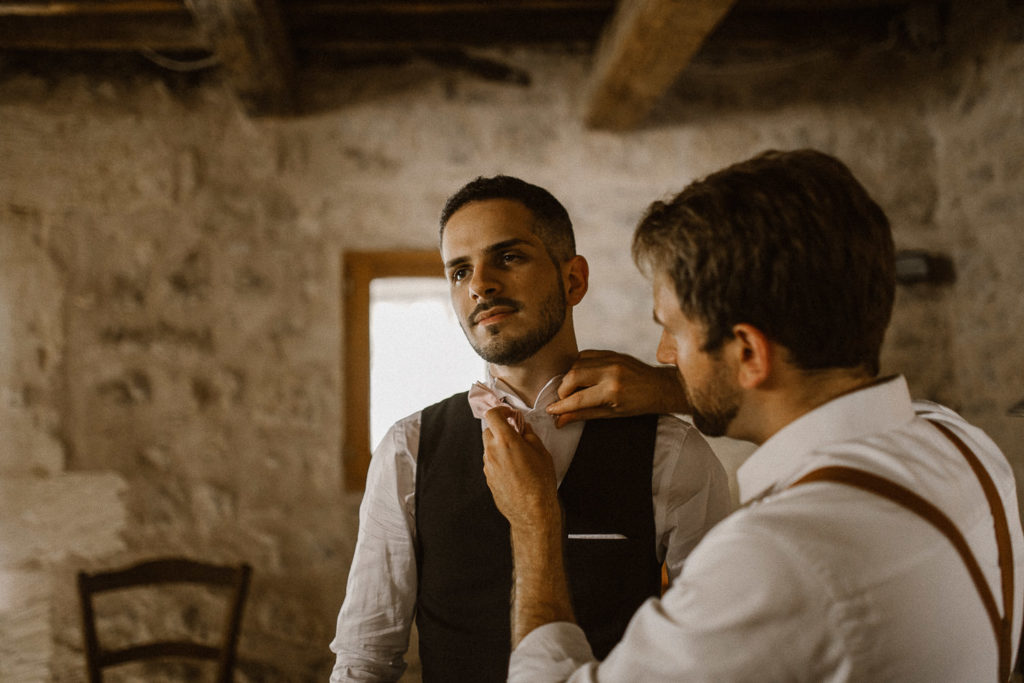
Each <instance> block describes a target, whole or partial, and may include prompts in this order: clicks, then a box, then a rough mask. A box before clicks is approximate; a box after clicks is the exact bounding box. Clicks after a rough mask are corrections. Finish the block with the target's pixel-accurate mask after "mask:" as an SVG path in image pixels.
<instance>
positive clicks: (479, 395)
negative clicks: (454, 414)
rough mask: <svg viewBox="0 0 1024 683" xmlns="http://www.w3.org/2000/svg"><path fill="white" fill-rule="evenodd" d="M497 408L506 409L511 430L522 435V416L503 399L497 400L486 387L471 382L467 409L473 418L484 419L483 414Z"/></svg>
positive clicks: (495, 395) (523, 425) (524, 422)
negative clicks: (470, 411)
mask: <svg viewBox="0 0 1024 683" xmlns="http://www.w3.org/2000/svg"><path fill="white" fill-rule="evenodd" d="M498 406H503V407H505V408H506V409H507V411H508V412H509V413H510V414H509V415H508V417H507V418H506V419H507V420H508V423H509V424H510V425H512V428H513V429H515V430H516V431H517V432H519V433H520V434H522V433H523V429H525V428H526V418H525V417H523V414H522V413H521V412H519V411H518V410H516V409H515V408H513V407H512V406H510V405H509V404H508V402H507V401H505V399H503V398H499V397H498V395H497V394H496V393H494V391H492V390H491V388H490V387H488V386H487V385H485V384H481V383H480V382H473V386H471V387H470V388H469V408H470V410H472V411H473V417H475V418H477V419H478V420H482V419H484V413H486V412H487V411H488V410H490V409H491V408H497V407H498Z"/></svg>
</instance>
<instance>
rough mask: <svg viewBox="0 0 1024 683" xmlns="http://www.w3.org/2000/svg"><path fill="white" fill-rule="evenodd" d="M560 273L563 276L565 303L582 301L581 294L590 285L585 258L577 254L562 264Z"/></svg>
mask: <svg viewBox="0 0 1024 683" xmlns="http://www.w3.org/2000/svg"><path fill="white" fill-rule="evenodd" d="M562 273H563V276H564V278H565V298H566V303H568V304H569V305H570V306H575V305H576V304H578V303H579V302H581V301H583V295H584V294H586V293H587V288H588V287H589V286H590V284H589V283H590V265H589V264H588V263H587V259H585V258H583V257H582V256H580V255H579V254H577V255H576V256H573V257H572V258H571V259H569V260H568V261H566V262H565V263H564V264H563V265H562Z"/></svg>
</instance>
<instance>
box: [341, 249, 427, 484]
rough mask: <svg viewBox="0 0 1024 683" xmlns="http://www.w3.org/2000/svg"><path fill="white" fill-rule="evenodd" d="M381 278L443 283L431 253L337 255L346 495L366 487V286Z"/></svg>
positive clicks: (368, 252) (368, 456) (368, 449)
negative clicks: (436, 279)
mask: <svg viewBox="0 0 1024 683" xmlns="http://www.w3.org/2000/svg"><path fill="white" fill-rule="evenodd" d="M381 277H442V278H443V277H444V265H443V263H442V261H441V255H440V254H439V253H438V252H437V251H436V250H431V251H412V250H406V251H349V252H345V253H343V254H342V282H343V287H342V302H343V307H342V312H343V316H344V322H343V326H344V334H343V338H344V346H343V349H342V356H341V363H342V368H343V369H344V370H343V374H344V386H343V389H342V393H343V396H342V405H343V406H344V408H343V410H342V415H343V422H342V434H343V435H344V436H343V439H342V440H343V446H342V469H343V471H344V474H345V489H346V490H347V491H362V490H364V489H365V488H366V470H367V468H368V467H369V466H370V455H371V452H370V282H371V281H372V280H374V279H375V278H381Z"/></svg>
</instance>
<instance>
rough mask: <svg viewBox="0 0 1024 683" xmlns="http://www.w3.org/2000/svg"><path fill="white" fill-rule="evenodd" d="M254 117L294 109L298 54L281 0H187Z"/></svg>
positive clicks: (186, 2)
mask: <svg viewBox="0 0 1024 683" xmlns="http://www.w3.org/2000/svg"><path fill="white" fill-rule="evenodd" d="M185 5H186V6H187V7H188V9H189V11H190V12H191V13H192V15H193V16H194V17H195V20H196V23H197V24H198V26H199V29H200V31H201V32H202V33H203V34H204V35H205V36H206V39H207V41H208V43H209V45H210V46H211V48H212V50H213V52H214V53H215V54H216V55H217V57H218V58H219V59H220V62H221V65H222V66H223V68H224V69H225V70H226V72H227V74H228V77H229V79H230V81H231V83H232V85H233V86H234V89H235V91H236V92H237V93H238V95H239V97H240V98H241V99H242V101H243V102H244V103H245V104H246V106H247V107H248V109H249V110H250V112H252V113H254V114H280V113H287V112H288V111H290V110H291V109H292V104H293V95H292V80H293V73H294V56H293V54H292V50H291V46H290V41H289V38H288V35H287V32H286V30H285V26H284V21H283V20H282V16H281V8H280V6H279V5H278V2H277V0H185Z"/></svg>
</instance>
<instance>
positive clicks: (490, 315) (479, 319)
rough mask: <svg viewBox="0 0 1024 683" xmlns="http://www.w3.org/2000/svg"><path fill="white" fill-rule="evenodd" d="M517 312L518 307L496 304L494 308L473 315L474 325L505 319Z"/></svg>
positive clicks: (488, 323)
mask: <svg viewBox="0 0 1024 683" xmlns="http://www.w3.org/2000/svg"><path fill="white" fill-rule="evenodd" d="M515 312H516V309H514V308H511V307H509V306H495V307H494V308H488V309H487V310H486V311H481V312H480V313H478V314H477V315H475V316H474V317H473V324H474V325H491V324H493V323H496V322H499V321H501V320H504V319H505V318H507V317H508V316H510V315H512V314H513V313H515Z"/></svg>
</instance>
